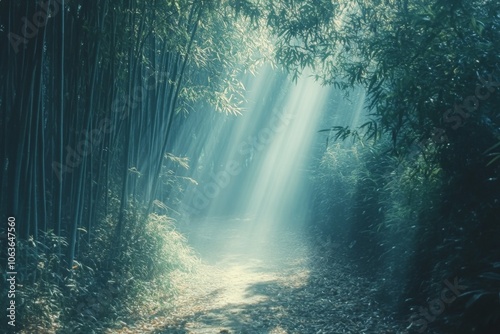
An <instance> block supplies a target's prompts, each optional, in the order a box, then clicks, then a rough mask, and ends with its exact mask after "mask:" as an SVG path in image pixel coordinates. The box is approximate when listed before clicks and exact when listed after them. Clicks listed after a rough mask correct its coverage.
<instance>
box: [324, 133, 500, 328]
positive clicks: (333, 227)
mask: <svg viewBox="0 0 500 334" xmlns="http://www.w3.org/2000/svg"><path fill="white" fill-rule="evenodd" d="M478 133H479V132H478ZM473 134H474V128H473V127H472V128H471V129H470V133H469V138H471V136H473ZM477 137H479V134H478V135H477ZM475 139H477V140H479V139H480V138H475ZM486 142H488V141H487V140H484V142H483V144H482V145H481V143H479V142H478V141H474V142H473V143H474V144H470V141H469V146H468V147H467V146H466V149H464V147H462V146H460V153H461V154H460V155H459V154H455V155H450V151H453V150H454V149H456V148H454V147H451V145H447V146H445V147H442V146H439V145H436V144H433V143H430V144H428V145H426V146H424V147H421V148H419V147H416V146H415V150H413V151H410V152H409V153H407V154H406V155H402V156H397V155H394V154H391V153H390V152H391V150H390V146H391V143H390V141H384V140H380V141H378V142H377V143H375V144H373V145H371V144H370V145H363V144H362V143H361V142H358V143H355V144H353V145H347V144H346V143H342V144H336V145H335V146H331V147H329V148H328V149H327V150H326V151H325V153H324V156H323V158H322V159H321V161H320V163H319V165H318V170H317V174H316V176H315V179H316V187H317V189H318V190H319V191H318V192H317V195H316V198H315V205H316V207H315V212H316V215H317V217H316V220H317V221H318V223H319V225H320V231H322V233H325V235H327V236H328V237H329V238H331V239H332V240H333V241H334V242H335V244H337V246H338V245H342V246H343V247H344V248H345V249H346V250H347V251H348V252H347V253H348V254H349V256H350V257H351V258H352V260H353V263H355V264H358V268H361V269H360V273H361V274H362V275H366V276H367V277H370V278H371V279H372V280H373V284H374V285H376V286H377V289H379V298H380V300H381V301H384V302H385V303H386V304H387V305H392V308H393V311H394V312H396V313H398V314H399V316H400V317H406V318H408V328H409V330H410V331H414V332H420V331H421V332H423V331H424V330H427V329H430V328H432V329H434V330H436V331H438V332H440V333H444V332H445V333H471V332H473V331H476V332H478V333H494V331H495V330H496V328H498V325H499V321H500V305H499V301H498V289H499V288H500V265H499V262H498V260H499V259H500V257H499V255H500V246H499V245H498V235H499V233H500V227H499V226H498V221H500V192H499V189H498V182H497V177H498V172H499V168H498V166H492V165H490V166H487V164H488V161H489V158H488V157H486V156H485V155H484V154H483V152H484V150H485V149H486V148H487V147H486V146H485V143H486ZM464 145H465V144H464ZM467 148H468V149H467ZM450 156H451V157H450ZM453 157H455V160H454V161H450V160H451V159H452V158H453ZM450 164H454V165H453V168H449V167H450ZM455 281H458V282H459V283H458V286H459V287H460V288H459V289H458V293H457V295H458V296H459V297H458V298H448V299H447V301H449V300H452V299H453V302H450V303H445V302H444V301H443V300H441V299H440V298H442V297H441V296H442V294H441V293H442V291H443V289H445V288H447V287H448V285H447V284H448V283H451V284H455V283H456V282H455ZM447 282H448V283H447ZM465 287H466V288H465ZM460 289H461V290H460ZM455 297H457V296H455ZM455 299H456V300H455ZM422 310H423V311H422ZM425 310H428V311H427V312H428V313H425V312H426V311H425ZM429 312H430V313H429ZM425 314H427V315H425Z"/></svg>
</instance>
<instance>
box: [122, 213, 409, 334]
mask: <svg viewBox="0 0 500 334" xmlns="http://www.w3.org/2000/svg"><path fill="white" fill-rule="evenodd" d="M246 223H248V222H247V221H244V220H241V221H238V220H231V221H222V222H221V221H219V222H217V221H211V222H206V223H204V224H203V225H197V226H193V228H192V229H190V230H187V231H185V233H186V235H187V238H188V240H189V243H190V244H191V245H192V246H193V248H194V249H195V250H196V251H197V252H198V253H199V255H200V257H201V263H200V266H199V268H198V270H197V271H196V273H195V274H194V275H189V274H179V275H178V276H176V277H175V280H176V282H175V284H177V285H178V286H180V295H179V297H178V298H177V301H176V306H175V308H174V309H173V310H172V311H171V312H169V314H168V316H167V315H165V316H158V317H156V318H154V319H150V321H149V322H148V323H147V324H143V325H141V326H140V327H137V328H135V329H131V333H132V332H133V333H155V334H177V333H178V334H188V333H189V334H212V333H234V334H236V333H239V334H246V333H248V334H256V333H257V334H259V333H262V334H264V333H269V334H285V333H297V334H298V333H304V334H309V333H311V334H321V333H324V334H335V333H339V334H340V333H353V334H354V333H356V334H363V333H377V334H404V333H406V332H405V330H404V325H405V324H398V323H396V321H395V320H393V319H392V317H391V316H390V315H389V314H387V312H386V311H384V310H383V306H381V305H378V304H377V303H376V302H375V298H374V294H375V293H376V292H377V289H376V286H374V285H373V284H371V283H370V282H368V281H366V280H364V279H362V278H360V277H356V276H354V275H353V274H352V270H351V268H350V267H349V266H348V265H345V264H344V265H343V264H341V263H340V261H339V262H331V260H330V261H329V260H328V259H329V257H327V256H326V254H325V253H322V252H321V251H318V247H317V245H316V247H314V248H315V250H314V251H313V249H312V248H313V247H312V245H310V244H308V243H307V242H306V241H305V240H304V238H302V237H301V236H300V235H298V234H296V233H294V232H291V231H286V230H279V231H275V233H273V237H272V238H267V239H261V240H258V239H256V238H255V236H252V234H251V233H249V232H248V229H245V228H243V227H242V224H246ZM259 243H260V244H259ZM257 245H258V247H255V246H257Z"/></svg>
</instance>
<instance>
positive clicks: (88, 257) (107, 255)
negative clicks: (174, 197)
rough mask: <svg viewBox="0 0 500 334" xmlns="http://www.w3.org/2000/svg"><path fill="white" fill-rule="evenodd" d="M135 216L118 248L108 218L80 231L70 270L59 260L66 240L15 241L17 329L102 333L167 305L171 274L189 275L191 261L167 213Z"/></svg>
mask: <svg viewBox="0 0 500 334" xmlns="http://www.w3.org/2000/svg"><path fill="white" fill-rule="evenodd" d="M138 219H139V217H138V216H137V215H135V214H130V215H129V216H128V217H127V221H128V222H137V223H136V224H131V223H130V224H129V223H127V224H125V228H124V231H123V233H124V236H125V238H126V240H127V242H126V243H125V244H124V245H123V246H122V247H120V248H117V247H116V246H117V244H116V243H114V242H113V238H114V231H115V228H116V219H115V218H114V217H112V216H108V217H107V218H106V220H105V222H104V223H103V224H102V226H100V227H99V228H97V229H95V230H94V231H92V232H91V233H88V232H87V231H83V232H84V233H82V236H81V243H80V244H81V245H82V246H81V247H82V250H81V253H80V254H81V256H80V257H79V258H78V259H76V260H75V261H74V263H73V265H72V267H71V269H63V268H64V267H65V266H63V265H62V263H61V262H62V261H63V260H62V259H61V257H60V256H58V254H61V253H60V252H61V251H62V252H63V253H64V252H65V251H66V250H67V246H68V243H67V241H66V240H64V239H63V238H58V237H57V236H55V235H54V233H53V232H52V231H49V232H47V233H43V235H41V236H39V238H38V239H37V241H34V240H33V238H30V240H28V241H21V242H19V243H18V252H19V254H20V255H22V257H21V258H22V261H23V264H22V267H21V266H20V268H19V269H18V271H19V273H20V274H21V275H20V279H19V285H18V287H19V288H18V289H19V295H18V301H20V303H19V306H18V309H17V311H18V313H17V320H16V321H17V324H18V326H17V330H19V331H20V332H21V333H51V332H57V333H101V332H104V330H105V329H106V328H113V327H115V326H118V327H121V326H123V325H124V324H125V323H132V322H133V321H135V320H138V319H143V318H146V317H148V316H151V315H152V314H155V313H156V312H159V311H162V310H165V309H166V308H167V307H169V306H171V302H172V300H173V298H174V297H175V295H176V289H175V287H174V286H172V285H171V280H170V275H171V274H172V273H174V272H175V271H177V270H183V271H186V270H188V271H189V270H192V269H193V267H194V265H195V263H196V261H197V260H196V257H195V256H194V255H193V253H192V251H191V249H190V248H189V247H188V246H187V244H186V240H185V238H184V236H183V235H182V234H180V233H179V232H178V231H176V229H175V227H174V222H173V221H172V220H171V219H170V218H168V217H167V216H164V215H157V214H151V215H150V216H149V218H148V219H147V221H140V220H138ZM2 290H4V289H2ZM2 293H6V291H2ZM2 306H3V305H2Z"/></svg>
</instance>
